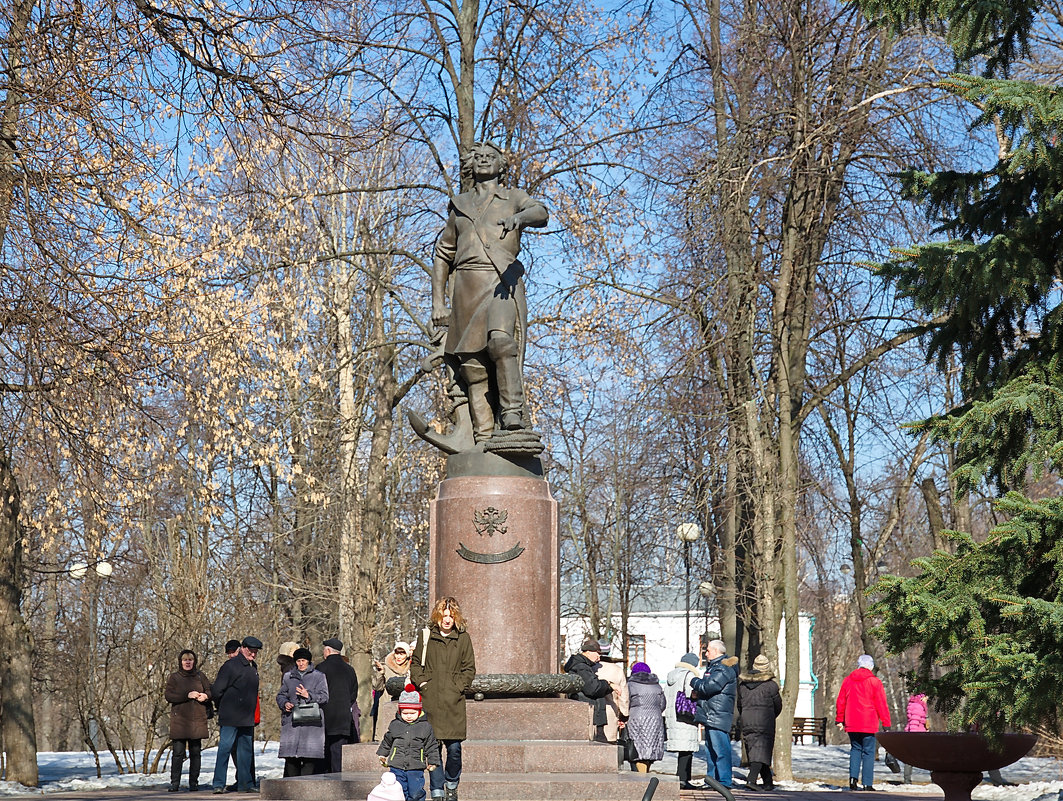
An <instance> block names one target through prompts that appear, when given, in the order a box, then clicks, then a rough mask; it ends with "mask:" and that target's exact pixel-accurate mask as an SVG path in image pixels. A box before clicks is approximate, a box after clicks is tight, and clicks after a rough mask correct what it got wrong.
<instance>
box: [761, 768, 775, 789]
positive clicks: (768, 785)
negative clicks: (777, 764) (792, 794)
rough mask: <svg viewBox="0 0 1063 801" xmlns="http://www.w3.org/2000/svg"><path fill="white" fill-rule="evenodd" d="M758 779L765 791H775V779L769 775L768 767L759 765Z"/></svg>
mask: <svg viewBox="0 0 1063 801" xmlns="http://www.w3.org/2000/svg"><path fill="white" fill-rule="evenodd" d="M760 779H761V784H763V785H764V789H765V790H774V789H775V777H774V776H772V775H771V766H770V765H761V766H760Z"/></svg>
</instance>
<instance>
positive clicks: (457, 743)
mask: <svg viewBox="0 0 1063 801" xmlns="http://www.w3.org/2000/svg"><path fill="white" fill-rule="evenodd" d="M444 752H446V755H447V758H446V760H444V759H443V753H444ZM437 761H438V763H439V764H438V765H437V766H436V769H435V770H433V771H429V773H428V784H429V787H430V788H431V790H432V798H442V797H443V796H444V795H445V793H444V792H443V788H444V787H447V788H449V789H451V790H455V789H457V787H458V780H459V779H460V778H461V740H440V741H439V759H438V760H437Z"/></svg>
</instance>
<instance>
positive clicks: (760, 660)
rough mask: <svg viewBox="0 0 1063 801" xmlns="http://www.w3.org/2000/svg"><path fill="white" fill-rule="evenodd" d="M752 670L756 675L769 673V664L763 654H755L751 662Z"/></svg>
mask: <svg viewBox="0 0 1063 801" xmlns="http://www.w3.org/2000/svg"><path fill="white" fill-rule="evenodd" d="M753 670H755V671H757V673H771V662H769V661H768V657H766V656H764V654H757V658H756V659H754V660H753Z"/></svg>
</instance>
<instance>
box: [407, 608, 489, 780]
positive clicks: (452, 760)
mask: <svg viewBox="0 0 1063 801" xmlns="http://www.w3.org/2000/svg"><path fill="white" fill-rule="evenodd" d="M475 677H476V657H475V655H474V654H473V650H472V640H471V639H470V638H469V634H468V632H466V631H465V618H464V617H463V616H462V614H461V606H460V605H459V604H458V602H457V600H456V599H455V598H449V597H448V598H440V599H439V600H438V601H436V603H435V606H433V607H432V614H431V616H430V618H429V621H428V625H427V626H425V627H424V629H422V630H421V632H420V633H419V634H418V635H417V642H415V643H414V645H413V653H412V654H411V656H410V681H411V682H412V683H413V684H414V685H415V686H416V687H417V689H418V690H420V692H421V701H422V703H423V705H424V714H425V716H426V717H427V718H428V722H429V723H431V724H432V728H433V729H434V730H435V733H436V740H438V741H439V751H440V755H439V757H438V758H437V759H433V760H431V761H432V763H433V764H434V765H435V766H436V767H435V769H434V770H432V771H431V772H430V773H429V774H428V779H429V787H430V790H431V794H432V798H443V799H445V801H458V782H459V781H460V780H461V742H462V740H464V739H465V736H466V729H465V691H466V690H468V689H469V687H470V686H471V685H472V680H473V679H474V678H475ZM444 757H445V758H444Z"/></svg>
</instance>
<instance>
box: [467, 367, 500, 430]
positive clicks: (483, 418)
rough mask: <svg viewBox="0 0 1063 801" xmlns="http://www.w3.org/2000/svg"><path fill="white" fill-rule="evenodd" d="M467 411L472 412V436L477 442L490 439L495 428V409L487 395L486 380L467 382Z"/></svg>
mask: <svg viewBox="0 0 1063 801" xmlns="http://www.w3.org/2000/svg"><path fill="white" fill-rule="evenodd" d="M468 396H469V411H470V412H471V413H472V429H473V438H474V439H475V440H476V441H477V442H485V441H486V440H489V439H491V434H492V433H493V432H494V430H495V410H494V408H492V406H491V400H490V399H489V398H488V397H487V382H486V381H478V382H477V383H475V384H469V388H468Z"/></svg>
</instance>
